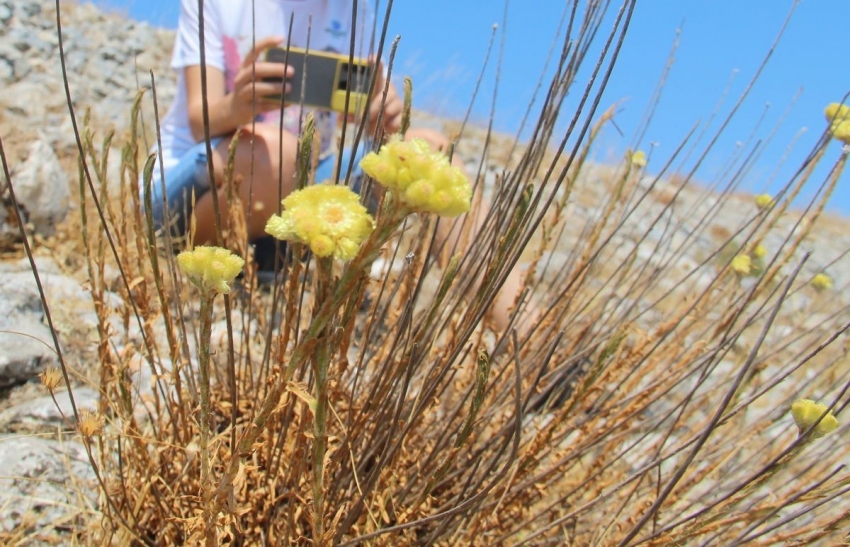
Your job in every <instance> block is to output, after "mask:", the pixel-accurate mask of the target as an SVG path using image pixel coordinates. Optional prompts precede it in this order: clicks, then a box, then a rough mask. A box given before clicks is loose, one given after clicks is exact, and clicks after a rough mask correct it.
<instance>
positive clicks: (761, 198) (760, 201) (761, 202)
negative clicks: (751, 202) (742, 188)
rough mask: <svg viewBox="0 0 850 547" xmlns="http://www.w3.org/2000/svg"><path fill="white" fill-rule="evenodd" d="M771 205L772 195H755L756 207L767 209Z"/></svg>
mask: <svg viewBox="0 0 850 547" xmlns="http://www.w3.org/2000/svg"><path fill="white" fill-rule="evenodd" d="M772 205H773V196H771V195H770V194H759V195H757V196H756V207H758V208H759V209H767V208H769V207H770V206H772Z"/></svg>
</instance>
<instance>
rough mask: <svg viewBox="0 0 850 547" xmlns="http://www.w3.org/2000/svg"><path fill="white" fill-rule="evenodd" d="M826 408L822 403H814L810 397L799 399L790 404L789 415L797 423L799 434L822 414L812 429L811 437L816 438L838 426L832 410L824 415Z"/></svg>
mask: <svg viewBox="0 0 850 547" xmlns="http://www.w3.org/2000/svg"><path fill="white" fill-rule="evenodd" d="M826 410H827V406H826V405H824V404H821V403H816V402H814V401H812V400H810V399H800V400H798V401H795V402H794V403H793V404H792V405H791V416H793V417H794V422H795V423H796V424H797V428H798V429H799V430H800V434H801V435H802V434H803V432H805V431H806V430H808V429H809V428H810V427H812V426H813V425H814V424H815V422H817V421H818V419H819V418H820V417H821V416H823V419H821V420H820V422H818V425H817V426H816V427H815V428H814V430H812V438H814V439H818V438H820V437H823V436H824V435H826V434H827V433H830V432H831V431H832V430H833V429H835V428H836V427H838V420H837V419H836V418H835V416H833V415H832V412H829V413H827V414H826V415H825V416H824V413H826Z"/></svg>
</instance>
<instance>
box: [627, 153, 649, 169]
mask: <svg viewBox="0 0 850 547" xmlns="http://www.w3.org/2000/svg"><path fill="white" fill-rule="evenodd" d="M629 160H630V161H631V162H632V165H634V166H635V167H646V153H645V152H644V151H643V150H638V151H637V152H632V155H631V156H630V157H629Z"/></svg>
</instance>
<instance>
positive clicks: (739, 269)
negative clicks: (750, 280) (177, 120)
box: [730, 255, 753, 276]
mask: <svg viewBox="0 0 850 547" xmlns="http://www.w3.org/2000/svg"><path fill="white" fill-rule="evenodd" d="M752 265H753V261H752V259H751V258H750V256H749V255H738V256H736V257H735V258H733V259H732V264H731V265H730V267H731V268H732V271H733V272H735V273H736V274H738V275H742V276H743V275H749V274H750V270H751V268H752Z"/></svg>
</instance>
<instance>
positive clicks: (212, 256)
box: [177, 245, 245, 294]
mask: <svg viewBox="0 0 850 547" xmlns="http://www.w3.org/2000/svg"><path fill="white" fill-rule="evenodd" d="M244 264H245V261H244V260H242V258H241V257H239V256H237V255H235V254H233V253H231V252H230V251H228V250H227V249H222V248H221V247H207V246H204V245H199V246H197V247H195V248H194V249H193V250H191V251H183V252H182V253H180V254H179V255H177V265H178V266H180V269H181V270H182V271H183V273H184V274H186V276H187V277H188V278H189V280H190V281H191V282H192V283H194V284H195V285H197V286H198V288H199V289H201V291H204V292H206V291H213V292H216V293H221V294H226V293H229V292H230V286H228V283H230V282H231V281H233V280H234V279H235V278H236V276H237V275H239V272H241V271H242V266H243V265H244Z"/></svg>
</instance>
